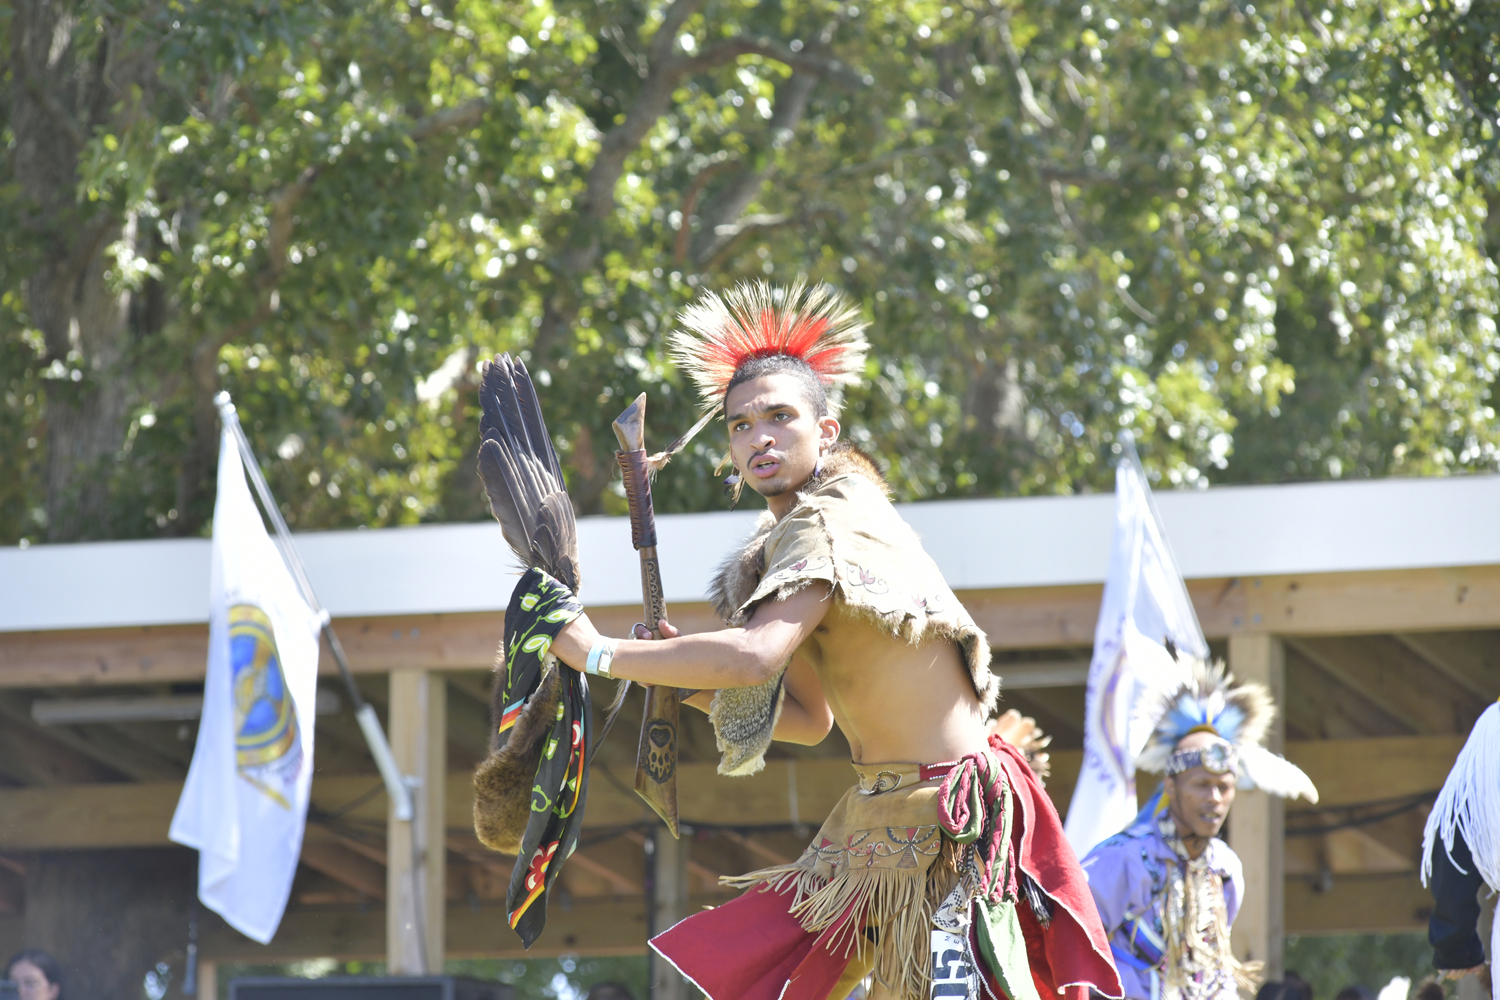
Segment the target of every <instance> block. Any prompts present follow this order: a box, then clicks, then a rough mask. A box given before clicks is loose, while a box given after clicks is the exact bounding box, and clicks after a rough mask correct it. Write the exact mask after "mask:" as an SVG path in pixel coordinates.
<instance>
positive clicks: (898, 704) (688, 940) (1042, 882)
mask: <svg viewBox="0 0 1500 1000" xmlns="http://www.w3.org/2000/svg"><path fill="white" fill-rule="evenodd" d="M680 320H681V326H682V329H681V331H680V332H679V333H677V334H676V335H675V337H674V343H673V346H674V350H675V357H676V359H677V361H678V363H679V364H680V365H682V366H683V367H684V368H685V369H686V370H687V371H688V372H690V373H691V375H692V377H693V378H694V380H695V382H696V383H697V385H698V387H699V389H700V391H701V392H702V394H703V397H704V402H705V406H706V408H707V409H708V410H709V411H710V412H712V411H716V410H722V412H723V415H724V419H725V426H726V428H727V430H728V434H729V457H730V459H731V460H732V461H733V463H734V476H733V477H731V479H732V480H733V481H734V482H735V483H736V485H737V487H743V486H745V485H748V486H749V487H750V488H751V489H752V490H754V491H755V492H756V493H759V494H760V495H761V496H763V497H765V499H766V506H767V510H766V512H765V514H763V515H762V517H761V520H760V523H759V525H758V527H757V530H756V531H755V533H754V534H753V535H752V536H751V538H750V539H749V540H748V541H747V542H746V543H745V545H744V547H743V549H742V550H741V551H740V552H739V553H737V554H736V555H735V556H733V557H732V558H731V559H730V560H729V561H728V562H727V563H726V564H725V565H724V567H723V568H722V570H721V571H720V573H719V576H718V578H717V581H716V583H715V586H714V590H713V598H714V600H715V603H716V605H717V607H718V610H719V611H720V613H721V615H722V616H723V618H724V620H725V622H726V624H727V625H728V626H729V627H728V628H726V629H725V630H723V631H720V632H713V633H708V634H703V635H688V636H679V635H677V634H676V632H675V630H673V629H670V627H667V628H664V629H663V632H664V633H665V634H666V635H668V636H669V638H666V639H663V640H661V641H654V642H649V641H641V640H618V639H610V638H606V637H604V636H601V635H600V634H599V633H598V632H597V631H596V630H595V629H594V627H593V626H592V624H591V623H590V622H589V621H588V619H587V618H586V617H580V618H578V619H577V620H576V621H574V622H573V623H572V624H570V625H569V626H567V627H566V628H564V629H563V630H562V632H561V633H559V635H558V636H557V638H556V639H555V640H554V642H553V644H552V652H553V653H555V654H556V655H557V657H558V658H559V659H561V660H562V661H563V662H565V663H567V664H568V665H569V666H572V667H573V668H575V669H579V670H585V671H587V672H589V673H594V674H601V675H606V676H612V677H617V678H624V679H629V680H634V681H640V682H643V683H647V684H660V685H672V686H677V687H684V688H701V689H704V690H703V691H701V692H700V693H699V694H698V695H696V696H694V698H692V699H690V701H689V703H690V704H696V705H697V706H698V707H700V708H703V709H705V710H706V711H707V712H708V713H709V717H710V719H711V720H712V722H713V724H714V728H715V731H716V733H717V736H718V742H719V748H720V750H721V752H722V755H723V756H722V760H721V763H720V766H719V771H720V773H722V774H728V775H747V774H754V773H755V772H757V771H759V770H760V769H761V768H762V767H763V766H764V754H765V752H766V749H767V747H768V746H769V745H770V742H771V740H772V739H779V740H785V741H789V742H794V743H803V744H813V743H817V742H818V741H820V740H822V739H823V737H824V736H826V735H827V734H828V732H829V730H830V728H831V727H832V726H833V725H834V724H837V725H838V727H839V729H840V730H841V731H842V732H843V734H844V736H845V737H846V738H847V739H848V741H849V747H850V750H851V752H852V756H853V762H852V763H853V770H854V774H853V775H852V778H853V779H854V781H855V783H854V785H853V787H851V788H850V789H849V791H848V792H847V793H846V794H845V795H844V797H843V799H842V800H840V802H839V803H838V805H837V806H835V807H834V810H833V812H832V813H831V814H830V815H829V817H828V820H827V822H825V823H824V824H823V827H822V829H821V830H820V831H819V832H818V835H817V837H816V838H815V839H814V840H813V842H812V844H811V845H809V847H808V848H807V850H806V851H805V852H804V853H803V855H802V856H801V857H800V858H799V859H797V861H795V862H793V863H792V864H788V865H783V866H779V867H776V868H770V869H766V870H764V871H757V872H752V873H750V874H748V875H744V876H741V877H739V878H737V879H734V880H732V881H733V882H734V884H736V885H740V886H743V887H745V888H746V889H747V891H746V892H745V893H744V894H743V895H742V896H740V897H738V898H737V899H735V900H734V901H733V902H730V903H728V904H726V905H724V906H720V907H718V908H716V909H713V910H709V911H706V912H703V913H699V914H696V915H694V916H692V917H689V918H688V919H687V920H684V921H683V922H681V923H679V924H678V925H676V926H675V927H673V928H671V929H670V930H668V931H667V932H666V933H664V934H661V935H659V936H658V937H657V938H655V939H654V940H653V941H652V947H654V948H655V949H656V950H657V951H658V952H659V953H660V954H661V955H663V956H665V957H666V958H667V959H668V960H669V961H671V962H672V963H673V964H674V965H675V966H676V967H677V968H678V969H679V970H680V971H682V973H683V974H684V975H686V976H687V977H688V978H690V979H691V980H692V981H693V982H694V983H695V984H696V985H697V986H698V987H699V988H700V989H702V990H703V991H704V992H705V993H707V994H708V995H709V996H710V997H711V998H712V1000H824V998H827V997H832V998H834V1000H842V998H843V997H845V996H847V995H848V993H849V992H850V990H851V989H852V988H853V987H854V986H855V985H856V984H857V983H858V982H859V981H860V980H862V979H864V978H865V977H866V976H867V975H871V974H873V978H874V987H873V991H874V992H875V993H879V994H882V995H890V996H894V997H901V998H904V1000H924V998H927V997H929V996H965V995H973V996H980V995H986V991H987V995H989V996H991V997H992V998H999V997H1001V996H1002V995H1003V996H1005V997H1008V998H1009V1000H1039V998H1040V997H1041V996H1043V995H1046V996H1049V997H1050V996H1055V995H1056V993H1057V992H1066V993H1067V994H1068V996H1069V998H1070V1000H1084V998H1085V997H1087V995H1088V991H1089V990H1091V989H1092V990H1095V991H1097V992H1099V993H1101V994H1104V995H1105V996H1109V997H1118V996H1120V993H1121V990H1120V982H1119V977H1118V975H1117V974H1116V971H1115V968H1114V965H1113V963H1112V961H1111V958H1110V951H1109V945H1108V943H1107V941H1106V939H1105V935H1104V930H1103V927H1102V926H1101V924H1100V922H1099V917H1098V914H1097V912H1096V911H1095V908H1094V905H1093V902H1092V900H1091V899H1090V896H1089V891H1088V886H1087V883H1086V881H1085V879H1084V877H1083V874H1082V871H1081V870H1080V869H1079V867H1078V861H1077V859H1076V858H1075V856H1074V854H1073V852H1072V849H1071V848H1070V847H1069V846H1068V843H1067V841H1066V840H1065V839H1064V838H1063V836H1062V829H1061V824H1060V823H1059V822H1058V819H1057V813H1056V812H1055V810H1054V809H1053V807H1052V805H1051V803H1050V801H1049V800H1048V798H1047V796H1046V794H1045V793H1044V792H1043V791H1042V790H1041V785H1040V783H1039V782H1038V781H1037V779H1036V777H1035V776H1034V775H1033V773H1032V771H1031V769H1030V768H1029V767H1028V766H1027V761H1026V759H1025V757H1024V756H1023V755H1022V754H1021V753H1020V752H1018V751H1017V750H1016V749H1015V748H1014V747H1012V746H1011V745H1009V744H1008V743H1006V742H1005V741H1004V740H1002V739H1000V738H998V737H993V738H992V737H991V725H990V717H991V716H992V715H993V714H994V712H995V707H996V701H997V700H998V697H999V688H1000V684H999V678H997V677H996V676H995V675H994V674H992V673H991V672H990V668H989V661H990V649H989V645H988V643H987V641H986V639H985V636H984V633H983V632H981V631H980V630H979V628H978V627H977V626H976V625H975V624H974V621H973V619H972V618H971V617H970V616H969V614H968V612H967V611H965V610H964V608H963V606H962V605H961V604H960V603H959V602H958V599H957V598H956V597H955V596H954V594H953V591H952V590H950V589H949V587H948V585H947V584H946V583H945V582H944V581H943V578H942V576H941V574H940V573H939V571H938V568H937V566H936V564H935V563H934V562H933V561H932V559H931V558H930V557H929V556H928V555H927V554H926V552H924V551H923V549H922V546H921V543H920V541H919V540H918V538H917V536H916V534H915V532H913V531H912V529H911V528H910V527H909V526H908V525H907V524H906V523H905V522H904V521H902V519H901V517H900V516H899V515H898V514H897V513H896V510H895V508H894V507H892V506H891V503H890V501H889V499H888V498H887V489H886V485H885V481H884V479H883V477H882V476H881V473H880V472H879V470H878V469H877V468H876V466H875V464H874V463H873V462H872V461H871V460H870V459H869V458H868V457H867V456H866V455H864V454H863V453H861V452H860V451H859V450H858V449H856V448H854V447H853V446H851V445H849V444H847V443H845V442H843V441H841V440H840V439H839V431H840V427H839V421H838V412H837V409H836V404H835V401H834V400H831V399H830V398H829V390H830V389H831V388H834V387H837V386H839V385H841V384H846V383H849V382H853V381H855V380H856V379H857V377H858V375H859V373H860V372H861V370H862V369H863V364H864V357H865V354H866V351H867V344H866V343H865V341H864V339H863V336H862V331H863V328H864V323H863V321H862V320H861V318H860V315H859V313H858V311H857V310H856V309H855V308H854V307H853V306H852V305H851V304H849V303H848V302H847V301H846V300H845V299H844V298H843V297H842V296H840V295H839V294H838V293H837V292H835V291H833V290H832V289H829V288H827V287H814V288H809V287H806V286H804V285H802V284H800V283H799V284H797V285H795V286H793V287H792V288H790V289H775V288H771V287H769V286H767V285H764V284H758V283H757V284H747V285H742V286H740V287H738V288H736V289H734V290H732V291H731V292H729V293H727V294H725V295H723V296H720V295H715V294H708V295H705V296H703V297H702V298H701V299H700V300H699V301H698V302H696V303H694V304H693V305H692V306H690V307H689V308H687V309H686V310H685V311H684V312H683V314H682V316H681V317H680Z"/></svg>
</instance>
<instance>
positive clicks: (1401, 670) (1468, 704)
mask: <svg viewBox="0 0 1500 1000" xmlns="http://www.w3.org/2000/svg"><path fill="white" fill-rule="evenodd" d="M1289 641H1290V642H1291V643H1292V644H1293V645H1294V646H1295V647H1296V649H1297V652H1299V653H1301V654H1302V655H1303V656H1305V657H1307V658H1308V659H1310V660H1312V661H1313V662H1314V663H1316V664H1317V665H1318V666H1319V667H1321V668H1322V669H1323V670H1324V671H1326V672H1327V673H1328V674H1330V675H1331V676H1333V677H1334V678H1335V679H1337V680H1338V682H1339V683H1340V684H1343V685H1345V686H1346V687H1350V688H1353V689H1354V690H1356V691H1358V692H1359V693H1360V694H1361V695H1363V696H1364V697H1365V698H1367V699H1369V700H1370V701H1372V702H1374V703H1375V704H1376V705H1378V706H1379V707H1380V709H1381V711H1383V712H1385V713H1386V714H1387V715H1390V716H1391V717H1392V718H1395V719H1398V720H1401V721H1403V722H1405V723H1406V724H1407V725H1409V726H1410V727H1411V728H1412V729H1413V730H1415V731H1416V732H1418V733H1421V734H1423V735H1434V734H1438V733H1452V732H1459V731H1463V732H1467V731H1468V729H1469V727H1470V726H1472V725H1473V722H1474V719H1477V718H1478V717H1479V713H1480V712H1481V711H1483V710H1484V703H1483V702H1480V701H1479V700H1478V699H1476V698H1474V697H1473V696H1472V695H1469V694H1468V693H1466V692H1465V691H1463V690H1462V689H1461V688H1459V687H1458V686H1457V685H1455V684H1454V683H1453V682H1452V681H1451V680H1449V679H1448V678H1447V677H1445V676H1443V675H1441V674H1439V673H1438V672H1437V671H1435V670H1433V669H1432V668H1431V667H1430V666H1428V664H1427V663H1426V661H1424V660H1422V659H1421V658H1420V657H1418V656H1417V655H1416V654H1414V653H1413V652H1412V651H1411V650H1409V649H1407V648H1406V647H1405V646H1402V645H1401V644H1399V643H1396V642H1393V641H1391V640H1388V639H1385V638H1383V637H1381V636H1370V635H1365V636H1345V637H1340V638H1302V639H1293V640H1289ZM1465 723H1467V724H1465Z"/></svg>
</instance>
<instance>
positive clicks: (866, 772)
mask: <svg viewBox="0 0 1500 1000" xmlns="http://www.w3.org/2000/svg"><path fill="white" fill-rule="evenodd" d="M851 766H852V767H853V768H854V773H855V774H857V775H859V790H860V791H861V792H863V793H864V794H866V795H878V794H880V793H881V792H894V791H895V790H896V789H898V788H901V787H903V786H910V785H918V784H921V783H922V782H924V781H936V780H938V779H940V778H945V777H947V775H948V772H949V771H951V770H953V768H955V767H956V766H958V761H956V760H950V761H946V762H944V763H942V764H853V765H851Z"/></svg>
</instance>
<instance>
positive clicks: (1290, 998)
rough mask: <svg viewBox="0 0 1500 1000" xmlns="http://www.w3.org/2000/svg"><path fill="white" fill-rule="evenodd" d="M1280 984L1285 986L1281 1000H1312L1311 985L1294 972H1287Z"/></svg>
mask: <svg viewBox="0 0 1500 1000" xmlns="http://www.w3.org/2000/svg"><path fill="white" fill-rule="evenodd" d="M1282 984H1283V985H1284V986H1285V990H1284V992H1283V993H1282V995H1281V996H1282V1000H1313V995H1312V984H1310V983H1309V982H1308V981H1307V980H1306V979H1303V978H1302V977H1301V976H1299V975H1297V974H1296V973H1295V972H1288V973H1287V974H1286V976H1285V978H1283V980H1282Z"/></svg>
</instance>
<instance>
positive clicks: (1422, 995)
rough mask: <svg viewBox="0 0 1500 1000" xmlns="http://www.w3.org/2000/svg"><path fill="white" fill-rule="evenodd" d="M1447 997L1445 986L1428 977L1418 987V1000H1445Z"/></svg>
mask: <svg viewBox="0 0 1500 1000" xmlns="http://www.w3.org/2000/svg"><path fill="white" fill-rule="evenodd" d="M1446 995H1447V993H1446V991H1444V989H1443V984H1442V983H1440V982H1438V981H1437V980H1436V979H1434V978H1432V977H1431V976H1428V977H1427V978H1426V979H1424V980H1422V982H1421V983H1420V984H1419V985H1418V986H1417V993H1416V1000H1443V997H1444V996H1446Z"/></svg>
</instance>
